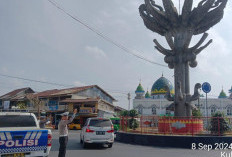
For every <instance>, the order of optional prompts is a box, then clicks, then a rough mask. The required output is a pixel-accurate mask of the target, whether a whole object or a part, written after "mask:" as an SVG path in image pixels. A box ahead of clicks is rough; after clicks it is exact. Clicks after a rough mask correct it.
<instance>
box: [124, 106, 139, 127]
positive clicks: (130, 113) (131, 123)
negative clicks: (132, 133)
mask: <svg viewBox="0 0 232 157" xmlns="http://www.w3.org/2000/svg"><path fill="white" fill-rule="evenodd" d="M120 115H121V116H123V117H129V118H128V121H127V122H128V127H129V128H130V129H133V130H135V129H136V128H138V126H139V123H138V121H137V119H135V117H137V116H138V115H139V114H138V112H137V111H136V110H134V109H132V110H130V111H122V112H121V113H120Z"/></svg>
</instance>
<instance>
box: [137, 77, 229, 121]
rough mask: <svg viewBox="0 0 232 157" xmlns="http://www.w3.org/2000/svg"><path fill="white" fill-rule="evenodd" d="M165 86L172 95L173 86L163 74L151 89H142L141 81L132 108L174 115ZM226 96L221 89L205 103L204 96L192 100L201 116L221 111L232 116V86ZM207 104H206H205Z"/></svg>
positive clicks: (148, 113)
mask: <svg viewBox="0 0 232 157" xmlns="http://www.w3.org/2000/svg"><path fill="white" fill-rule="evenodd" d="M166 86H168V87H169V89H170V93H171V94H172V95H174V94H175V93H174V87H173V85H172V83H171V82H170V81H169V80H168V79H167V78H165V77H164V76H163V75H162V76H161V77H160V78H159V79H158V80H156V81H155V82H154V84H153V86H152V88H151V91H150V92H149V91H148V90H147V92H145V91H144V88H143V86H142V83H141V82H140V83H139V85H138V87H137V89H136V91H135V94H136V96H135V98H134V99H133V108H134V109H135V110H137V111H138V113H139V114H141V115H149V116H150V115H157V116H164V115H171V116H172V115H174V107H173V105H171V104H172V102H170V101H168V100H167V99H166V98H165V94H166V92H167V91H166V88H165V87H166ZM229 93H230V96H229V97H228V96H227V95H226V93H225V92H224V90H223V89H222V91H221V93H220V94H219V96H218V98H208V99H207V103H206V99H205V97H200V98H199V99H198V100H196V101H193V102H192V104H194V105H195V106H196V107H197V108H199V109H200V111H201V113H202V115H203V116H205V117H207V116H212V115H213V114H214V113H215V112H217V111H220V112H223V113H224V114H225V115H226V116H229V117H232V87H231V89H230V90H229ZM206 104H207V105H206Z"/></svg>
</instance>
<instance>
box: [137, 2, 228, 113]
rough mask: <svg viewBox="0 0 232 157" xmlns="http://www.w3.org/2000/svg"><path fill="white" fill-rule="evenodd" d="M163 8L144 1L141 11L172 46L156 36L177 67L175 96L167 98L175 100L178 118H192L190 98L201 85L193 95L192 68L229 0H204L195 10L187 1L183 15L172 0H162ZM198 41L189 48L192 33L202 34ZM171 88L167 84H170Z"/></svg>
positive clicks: (172, 66)
mask: <svg viewBox="0 0 232 157" xmlns="http://www.w3.org/2000/svg"><path fill="white" fill-rule="evenodd" d="M162 2H163V7H162V6H160V5H158V4H156V2H155V0H145V4H142V5H140V7H139V12H140V15H141V17H142V19H143V21H144V24H145V26H146V27H147V28H148V29H150V30H151V31H153V32H155V33H158V34H160V35H161V36H164V37H165V38H166V41H167V43H168V45H169V47H170V49H166V48H164V47H163V46H161V44H159V42H158V41H157V40H156V39H154V43H155V45H156V46H155V48H156V49H157V50H158V51H159V52H160V53H162V54H163V55H165V57H164V61H165V62H166V63H167V64H168V67H169V68H170V69H174V82H175V96H172V95H171V94H170V92H169V93H167V99H168V100H170V101H174V105H175V113H174V115H175V116H176V117H190V116H191V114H192V105H191V101H194V100H197V99H198V98H199V96H200V94H199V91H198V90H199V88H201V84H200V83H197V84H196V85H195V89H194V94H193V95H191V94H190V81H189V67H192V68H194V67H196V66H197V61H196V57H197V55H198V54H199V53H200V52H201V51H202V50H203V49H205V48H206V47H207V46H208V45H209V44H210V43H212V39H211V40H209V41H208V42H207V43H206V44H205V45H203V46H202V44H203V42H204V41H205V40H206V38H207V36H208V34H207V33H205V32H206V31H207V30H209V29H210V28H211V27H212V26H214V25H215V24H217V23H218V22H220V20H221V19H222V18H223V14H224V8H225V7H226V4H227V0H201V1H200V2H199V4H198V6H197V7H195V8H193V9H192V6H193V0H185V1H184V4H183V7H182V12H181V14H178V12H177V9H176V8H175V6H174V4H173V2H172V0H162ZM202 33H203V35H202V37H201V39H200V40H199V42H198V43H197V44H196V45H195V46H193V47H189V45H190V42H191V39H192V36H193V35H199V34H202ZM167 88H168V87H167ZM168 91H169V90H168Z"/></svg>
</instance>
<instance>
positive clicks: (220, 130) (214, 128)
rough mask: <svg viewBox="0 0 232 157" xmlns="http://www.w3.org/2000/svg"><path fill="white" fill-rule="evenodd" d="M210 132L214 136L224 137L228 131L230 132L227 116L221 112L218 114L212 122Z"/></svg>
mask: <svg viewBox="0 0 232 157" xmlns="http://www.w3.org/2000/svg"><path fill="white" fill-rule="evenodd" d="M210 125H211V126H210V131H211V133H212V134H217V135H219V134H220V135H223V134H224V133H225V132H226V131H229V130H230V128H229V125H228V122H227V121H226V119H225V116H224V114H223V113H221V112H216V113H215V114H214V115H213V117H212V119H211V121H210Z"/></svg>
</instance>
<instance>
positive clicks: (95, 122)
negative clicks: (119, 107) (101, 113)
mask: <svg viewBox="0 0 232 157" xmlns="http://www.w3.org/2000/svg"><path fill="white" fill-rule="evenodd" d="M89 126H94V127H110V126H111V123H110V120H108V119H91V120H90V122H89Z"/></svg>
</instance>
